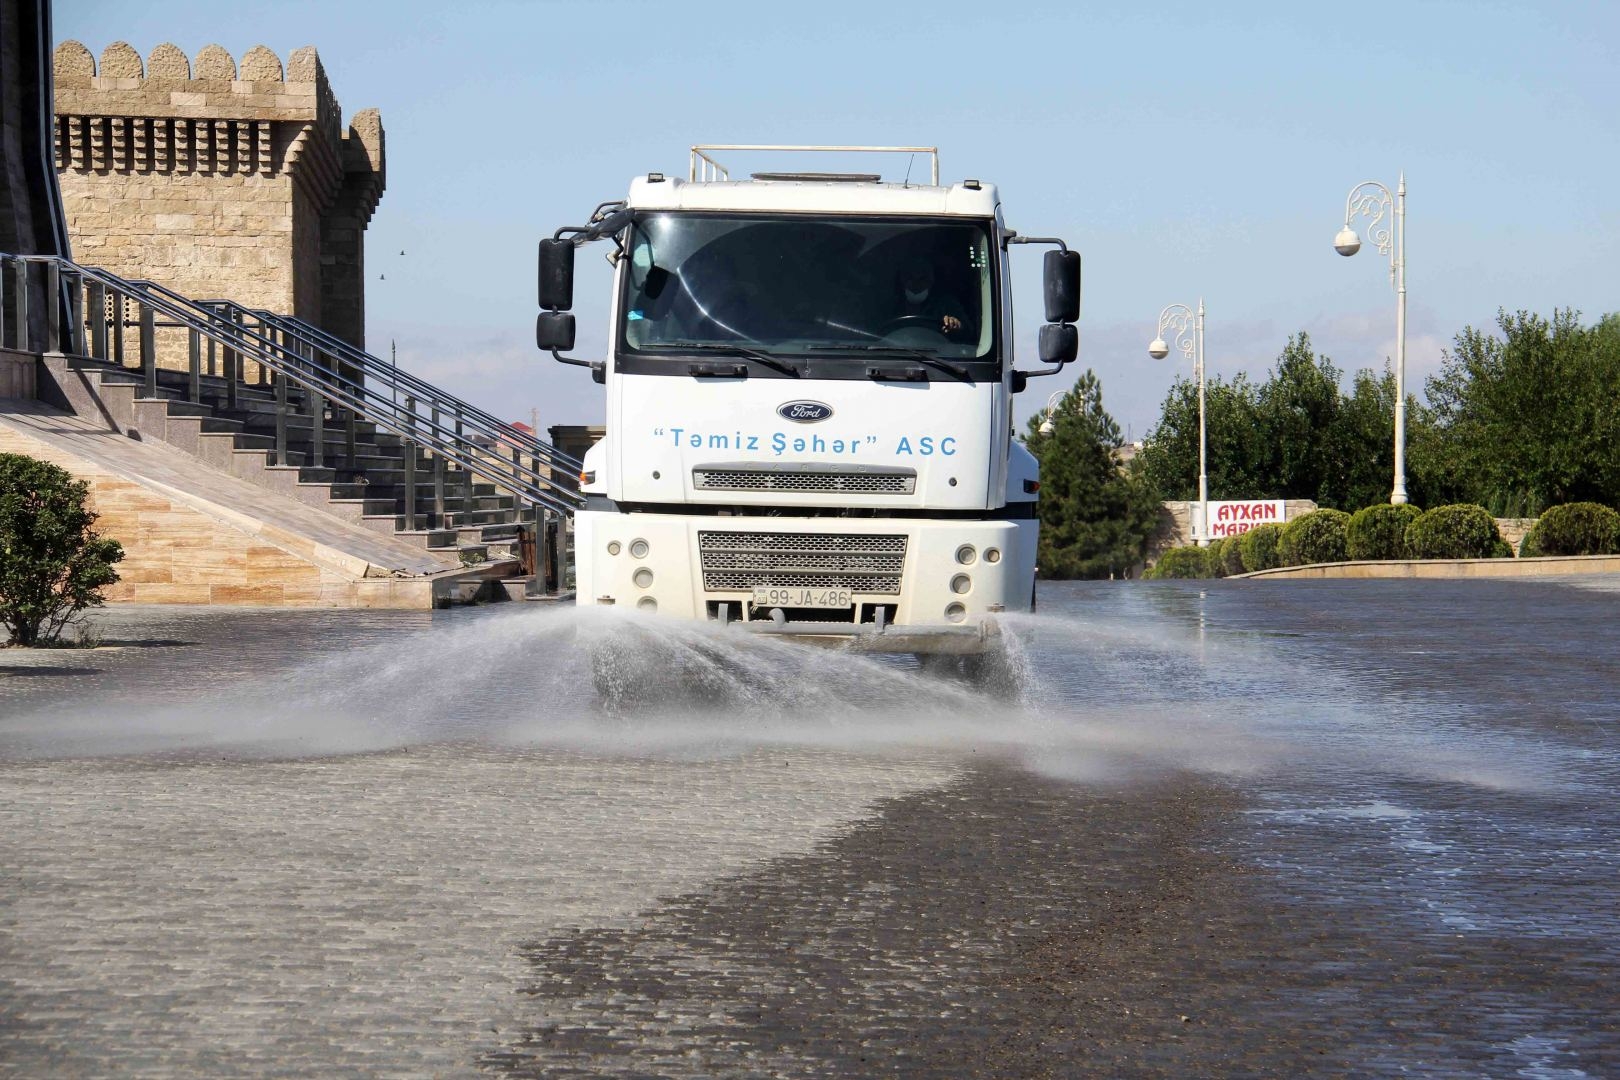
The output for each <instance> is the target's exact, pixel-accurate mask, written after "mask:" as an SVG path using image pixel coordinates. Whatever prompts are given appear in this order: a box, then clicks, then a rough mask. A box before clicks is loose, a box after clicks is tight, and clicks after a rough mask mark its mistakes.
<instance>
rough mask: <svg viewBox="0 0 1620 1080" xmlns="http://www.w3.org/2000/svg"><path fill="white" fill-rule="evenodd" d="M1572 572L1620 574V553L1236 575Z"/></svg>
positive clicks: (1345, 565) (1322, 566)
mask: <svg viewBox="0 0 1620 1080" xmlns="http://www.w3.org/2000/svg"><path fill="white" fill-rule="evenodd" d="M1568 574H1620V555H1543V556H1538V557H1535V558H1528V559H1399V560H1391V561H1371V560H1366V561H1360V562H1337V563H1310V564H1309V565H1306V566H1282V567H1278V568H1277V569H1275V570H1257V571H1255V572H1254V573H1252V574H1233V575H1232V576H1231V577H1230V578H1228V579H1227V580H1231V581H1235V580H1239V579H1246V578H1270V579H1279V578H1289V579H1294V580H1299V579H1317V580H1320V579H1326V578H1359V579H1366V578H1525V577H1559V576H1564V575H1568Z"/></svg>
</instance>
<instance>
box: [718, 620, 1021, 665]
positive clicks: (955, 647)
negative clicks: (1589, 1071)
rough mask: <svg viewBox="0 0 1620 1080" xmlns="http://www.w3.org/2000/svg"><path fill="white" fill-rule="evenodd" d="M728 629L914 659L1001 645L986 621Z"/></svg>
mask: <svg viewBox="0 0 1620 1080" xmlns="http://www.w3.org/2000/svg"><path fill="white" fill-rule="evenodd" d="M729 629H733V630H740V631H742V632H744V633H748V634H768V635H770V636H772V637H785V638H792V639H794V640H796V641H803V642H804V643H806V644H808V645H823V646H829V647H832V648H840V649H848V650H850V651H851V652H866V653H915V654H916V655H918V656H977V655H979V654H981V653H988V652H992V651H994V650H995V649H996V648H997V647H998V646H999V645H1000V643H1001V642H1000V639H1001V627H1000V625H999V624H998V623H997V622H996V620H994V619H988V618H987V619H981V620H980V621H978V622H977V623H971V624H964V625H957V624H948V623H947V624H940V625H929V626H892V625H889V626H881V625H878V624H876V623H837V622H776V621H773V620H770V619H756V620H753V621H751V622H734V623H731V624H729Z"/></svg>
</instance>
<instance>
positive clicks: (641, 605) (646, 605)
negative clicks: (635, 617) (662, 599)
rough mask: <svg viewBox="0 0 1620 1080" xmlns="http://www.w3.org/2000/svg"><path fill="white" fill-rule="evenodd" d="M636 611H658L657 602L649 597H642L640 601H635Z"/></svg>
mask: <svg viewBox="0 0 1620 1080" xmlns="http://www.w3.org/2000/svg"><path fill="white" fill-rule="evenodd" d="M636 610H637V611H657V610H658V601H656V600H654V599H653V598H652V597H650V596H643V597H642V598H641V599H640V600H637V601H636Z"/></svg>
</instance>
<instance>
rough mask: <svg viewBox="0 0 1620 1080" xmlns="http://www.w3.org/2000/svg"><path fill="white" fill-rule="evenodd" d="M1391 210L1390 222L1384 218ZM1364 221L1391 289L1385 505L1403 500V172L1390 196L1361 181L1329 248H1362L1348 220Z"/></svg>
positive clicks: (1373, 182) (1346, 250)
mask: <svg viewBox="0 0 1620 1080" xmlns="http://www.w3.org/2000/svg"><path fill="white" fill-rule="evenodd" d="M1392 210H1393V217H1394V221H1393V222H1389V221H1388V220H1387V219H1388V218H1389V217H1390V216H1391V211H1392ZM1357 217H1365V218H1367V219H1369V220H1368V222H1367V236H1368V238H1369V239H1371V240H1372V242H1373V245H1374V246H1375V247H1377V248H1378V254H1380V255H1386V256H1388V257H1389V280H1390V284H1392V285H1394V286H1395V487H1394V489H1393V490H1392V491H1391V492H1390V495H1389V501H1390V502H1392V503H1394V504H1396V505H1397V506H1398V505H1400V504H1401V503H1404V502H1406V174H1405V173H1404V172H1403V173H1401V178H1400V182H1399V183H1398V184H1397V185H1396V188H1395V193H1394V194H1393V195H1391V194H1390V191H1389V188H1387V187H1385V186H1384V185H1383V184H1380V183H1379V182H1378V181H1376V180H1363V181H1362V182H1361V183H1359V184H1357V185H1356V186H1355V187H1353V188H1351V189H1350V194H1349V195H1348V196H1347V197H1346V198H1345V200H1344V228H1342V229H1340V230H1339V234H1338V235H1337V236H1335V237H1334V238H1333V250H1334V251H1337V252H1338V253H1339V254H1340V255H1343V256H1346V257H1349V256H1351V255H1354V254H1355V253H1356V252H1358V251H1360V250H1361V237H1359V236H1357V235H1356V230H1355V229H1354V228H1352V227H1351V225H1350V222H1351V220H1352V219H1354V218H1357Z"/></svg>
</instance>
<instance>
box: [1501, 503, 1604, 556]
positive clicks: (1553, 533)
mask: <svg viewBox="0 0 1620 1080" xmlns="http://www.w3.org/2000/svg"><path fill="white" fill-rule="evenodd" d="M1519 554H1521V555H1620V513H1615V512H1614V511H1613V510H1611V509H1609V508H1608V507H1607V506H1604V505H1603V504H1602V503H1594V502H1578V503H1565V504H1564V505H1562V506H1554V507H1551V508H1549V509H1548V510H1547V512H1546V513H1544V514H1542V515H1541V518H1540V520H1538V521H1537V522H1536V524H1535V526H1534V527H1533V528H1532V529H1531V530H1530V531H1529V532H1528V533H1525V535H1524V540H1523V542H1522V543H1520V545H1519Z"/></svg>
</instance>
